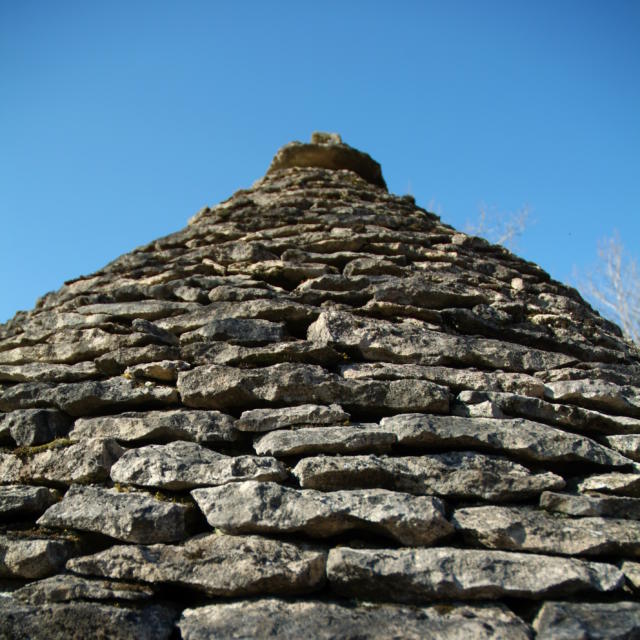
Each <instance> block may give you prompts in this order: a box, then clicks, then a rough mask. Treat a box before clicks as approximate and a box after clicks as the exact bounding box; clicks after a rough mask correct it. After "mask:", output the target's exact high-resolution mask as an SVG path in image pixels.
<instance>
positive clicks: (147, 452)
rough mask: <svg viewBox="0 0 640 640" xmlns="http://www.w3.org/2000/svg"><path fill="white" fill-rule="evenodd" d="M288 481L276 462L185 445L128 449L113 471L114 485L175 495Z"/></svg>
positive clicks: (178, 442)
mask: <svg viewBox="0 0 640 640" xmlns="http://www.w3.org/2000/svg"><path fill="white" fill-rule="evenodd" d="M286 477H287V471H286V469H285V467H284V465H283V464H282V463H281V462H279V461H278V460H276V459H275V458H269V457H265V456H248V455H247V456H226V455H223V454H221V453H217V452H215V451H211V450H210V449H207V448H205V447H202V446H200V445H199V444H197V443H195V442H183V441H176V442H172V443H170V444H165V445H161V444H152V445H149V446H147V447H140V448H139V449H129V450H128V451H127V452H126V453H125V454H124V455H123V456H122V457H121V458H120V459H119V460H118V462H117V463H116V464H114V465H113V467H112V468H111V479H112V480H113V481H114V482H120V483H124V484H133V485H137V486H141V487H158V488H161V489H170V490H172V491H178V490H182V489H193V488H194V487H199V486H216V485H220V484H225V483H227V482H240V481H243V480H264V481H268V480H275V481H278V480H283V479H284V478H286Z"/></svg>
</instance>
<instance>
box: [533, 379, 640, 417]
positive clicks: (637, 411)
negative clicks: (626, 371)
mask: <svg viewBox="0 0 640 640" xmlns="http://www.w3.org/2000/svg"><path fill="white" fill-rule="evenodd" d="M544 395H545V397H546V398H547V399H549V400H552V401H554V402H565V403H569V404H578V405H581V406H584V407H587V408H594V409H597V410H599V411H611V412H613V413H619V414H622V415H628V416H635V417H640V388H638V387H630V386H622V387H621V386H619V385H617V384H613V383H611V382H607V381H605V380H558V381H557V382H548V383H547V384H546V385H545V393H544Z"/></svg>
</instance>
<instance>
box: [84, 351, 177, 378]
mask: <svg viewBox="0 0 640 640" xmlns="http://www.w3.org/2000/svg"><path fill="white" fill-rule="evenodd" d="M179 355H180V352H179V351H178V348H177V347H172V346H167V345H165V344H162V345H158V344H148V345H145V346H144V347H131V348H130V349H117V350H116V351H109V352H108V353H105V354H104V355H102V356H100V357H99V358H96V359H95V364H96V367H97V368H98V371H100V373H104V374H105V375H107V376H119V375H120V374H121V373H124V371H126V370H127V369H128V368H129V367H131V366H134V365H136V364H141V363H150V362H158V361H160V360H175V359H177V358H178V357H179Z"/></svg>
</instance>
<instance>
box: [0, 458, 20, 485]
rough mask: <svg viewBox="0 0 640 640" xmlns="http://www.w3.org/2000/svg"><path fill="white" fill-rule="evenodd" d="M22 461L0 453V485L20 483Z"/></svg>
mask: <svg viewBox="0 0 640 640" xmlns="http://www.w3.org/2000/svg"><path fill="white" fill-rule="evenodd" d="M21 470H22V460H20V458H18V456H14V455H12V454H10V453H2V452H0V484H9V483H15V482H19V481H20V473H21Z"/></svg>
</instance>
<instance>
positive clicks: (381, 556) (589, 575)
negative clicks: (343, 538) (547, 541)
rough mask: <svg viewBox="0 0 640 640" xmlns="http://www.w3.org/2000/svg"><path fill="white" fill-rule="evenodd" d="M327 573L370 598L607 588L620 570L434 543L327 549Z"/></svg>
mask: <svg viewBox="0 0 640 640" xmlns="http://www.w3.org/2000/svg"><path fill="white" fill-rule="evenodd" d="M327 578H328V580H329V583H330V584H331V587H332V588H333V589H335V590H336V591H337V592H338V593H340V594H343V595H346V596H352V597H359V598H370V599H372V600H391V601H394V602H424V601H425V600H431V599H464V600H466V599H483V600H494V599H497V598H503V597H506V596H508V597H513V598H533V599H537V598H542V597H555V596H566V595H572V594H577V593H582V592H609V591H614V590H616V589H619V588H620V587H621V586H622V581H623V576H622V573H621V572H620V571H619V570H618V569H617V568H616V567H614V566H612V565H609V564H604V563H596V562H585V561H582V560H576V559H573V558H557V557H552V556H543V555H537V554H532V553H510V552H505V551H480V550H472V549H454V548H449V547H438V548H435V549H419V548H417V549H379V550H378V549H351V548H349V547H340V548H337V549H332V550H331V551H330V553H329V558H328V560H327Z"/></svg>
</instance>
